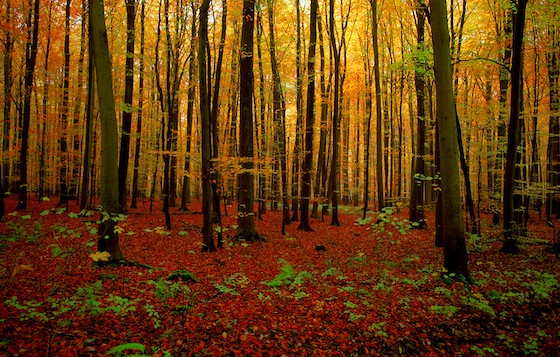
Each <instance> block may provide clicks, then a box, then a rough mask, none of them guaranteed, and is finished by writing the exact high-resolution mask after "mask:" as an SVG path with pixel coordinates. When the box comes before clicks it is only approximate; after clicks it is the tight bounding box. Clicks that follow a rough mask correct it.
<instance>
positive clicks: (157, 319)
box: [144, 304, 161, 330]
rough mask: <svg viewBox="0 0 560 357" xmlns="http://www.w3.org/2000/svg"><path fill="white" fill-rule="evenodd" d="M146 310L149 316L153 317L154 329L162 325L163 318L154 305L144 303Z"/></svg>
mask: <svg viewBox="0 0 560 357" xmlns="http://www.w3.org/2000/svg"><path fill="white" fill-rule="evenodd" d="M144 310H146V312H147V313H148V316H150V317H151V318H152V322H153V323H154V329H156V330H157V329H158V328H159V327H160V326H161V320H160V317H159V312H157V310H156V309H155V308H154V305H150V304H146V305H144Z"/></svg>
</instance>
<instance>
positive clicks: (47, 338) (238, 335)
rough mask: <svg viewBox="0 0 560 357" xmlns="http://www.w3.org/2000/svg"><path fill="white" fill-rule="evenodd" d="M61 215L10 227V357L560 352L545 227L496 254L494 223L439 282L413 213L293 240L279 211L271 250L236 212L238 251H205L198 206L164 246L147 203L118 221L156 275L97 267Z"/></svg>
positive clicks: (157, 217) (81, 229)
mask: <svg viewBox="0 0 560 357" xmlns="http://www.w3.org/2000/svg"><path fill="white" fill-rule="evenodd" d="M6 203H7V207H8V212H10V208H11V209H12V210H13V209H14V207H15V202H14V201H13V200H7V202H6ZM49 205H52V204H51V203H49V202H48V201H42V202H33V203H32V204H31V205H30V206H31V207H32V209H31V210H30V211H29V212H25V214H22V213H19V214H13V215H8V216H7V217H6V221H5V222H4V223H2V226H1V229H0V233H1V240H0V284H1V285H0V322H1V325H0V326H1V327H0V355H14V356H39V355H40V356H45V355H47V356H66V355H68V356H70V355H71V356H76V355H78V356H105V355H108V356H115V355H118V356H128V355H146V356H238V355H239V356H394V355H402V356H440V355H452V354H455V355H464V356H470V355H472V356H477V355H480V356H493V355H495V356H498V355H543V356H552V355H555V354H557V353H558V342H557V341H558V340H559V339H560V323H559V322H560V312H559V310H560V309H559V308H560V294H559V292H558V285H559V283H558V279H559V259H558V257H557V256H555V255H554V254H550V253H547V252H546V251H545V249H544V248H545V245H544V244H546V242H547V241H552V232H551V229H550V228H547V227H546V226H545V223H544V222H540V221H539V222H532V223H531V226H530V227H529V232H533V233H531V234H530V235H529V237H528V238H527V239H526V240H525V241H524V242H523V245H522V253H521V254H519V255H504V254H502V253H499V252H498V251H499V247H500V244H501V242H500V241H499V239H497V237H499V230H498V229H497V228H495V227H491V226H490V225H489V224H486V225H485V226H484V230H483V233H482V235H481V236H480V237H478V236H476V237H469V239H468V241H469V250H470V254H469V264H470V270H471V274H472V277H473V278H474V283H473V284H471V285H466V284H463V283H459V282H456V281H455V279H451V278H452V277H449V276H446V274H445V273H444V272H442V270H441V267H442V266H443V256H442V255H443V254H442V252H441V250H439V249H437V248H435V247H434V246H433V238H434V237H433V234H434V233H433V230H431V229H429V228H428V229H424V230H416V229H410V230H409V229H404V228H406V227H407V226H408V223H407V221H406V219H405V218H404V217H406V215H405V214H406V212H405V211H404V210H403V212H400V213H397V212H391V214H390V219H389V220H388V219H387V218H386V217H387V215H385V214H384V215H383V217H384V224H383V226H380V225H378V224H377V223H376V219H369V220H361V219H359V218H360V212H359V210H358V209H357V208H356V209H354V208H347V211H348V212H347V213H344V214H342V215H341V217H342V220H343V225H342V226H340V227H332V226H330V225H329V222H330V217H326V221H325V222H322V221H321V220H316V219H312V220H311V224H312V227H313V229H314V231H313V232H303V231H298V230H297V224H292V225H289V226H288V227H287V231H288V235H286V236H282V235H281V234H280V228H281V227H280V219H281V212H275V211H267V213H266V214H265V215H264V218H265V219H263V220H258V219H255V222H256V226H257V231H258V232H259V233H261V234H263V235H264V236H265V237H266V239H267V242H259V243H245V242H234V241H233V240H230V238H232V237H233V236H234V234H235V225H236V220H235V217H234V216H232V215H231V211H233V208H229V207H228V211H229V212H230V215H228V216H226V217H223V224H222V227H223V228H222V230H223V233H224V236H225V238H226V242H225V245H224V246H225V247H224V248H223V249H220V250H219V251H218V252H217V253H211V254H210V253H205V254H203V253H200V250H201V241H202V237H201V234H200V227H201V225H202V216H201V215H200V214H193V213H192V212H196V211H197V209H198V208H199V207H198V206H199V205H200V204H198V205H197V204H196V203H193V204H192V210H191V212H190V213H184V214H183V213H177V214H175V215H174V216H173V224H174V227H173V229H172V230H171V231H170V232H166V234H161V233H159V230H158V227H162V226H163V225H164V221H163V219H164V218H163V215H162V214H154V213H149V212H147V209H146V208H145V207H142V208H140V209H137V210H131V211H132V213H133V214H130V215H128V217H127V218H126V222H120V223H119V226H120V227H122V229H123V232H121V236H120V244H121V248H122V250H123V252H124V253H125V255H126V257H127V258H128V259H131V260H134V261H137V262H140V263H142V264H144V265H145V266H151V268H148V267H141V266H116V267H104V268H99V267H97V266H96V264H94V260H103V259H105V256H104V255H103V254H102V253H100V252H96V250H95V247H96V239H97V238H96V236H95V234H96V231H95V229H94V228H95V224H94V222H95V219H94V218H93V219H92V216H91V215H90V216H89V217H87V216H82V215H79V214H78V213H79V212H77V209H74V208H73V207H72V206H71V207H70V210H71V212H64V211H61V210H59V209H54V210H53V209H51V207H50V206H49ZM156 209H157V207H156ZM198 211H199V209H198ZM154 212H158V211H156V210H154ZM93 217H95V215H94V216H93ZM428 219H432V216H430V215H428ZM387 222H389V223H391V222H394V223H396V224H385V223H387ZM487 222H490V220H489V219H488V221H487ZM317 247H322V248H324V249H317Z"/></svg>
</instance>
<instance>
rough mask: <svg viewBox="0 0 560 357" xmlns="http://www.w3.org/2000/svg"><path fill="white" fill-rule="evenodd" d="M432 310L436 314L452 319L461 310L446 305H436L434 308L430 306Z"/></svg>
mask: <svg viewBox="0 0 560 357" xmlns="http://www.w3.org/2000/svg"><path fill="white" fill-rule="evenodd" d="M430 310H432V311H433V312H434V313H436V314H441V315H447V316H449V317H451V316H453V315H455V313H456V312H457V311H458V310H459V309H458V308H456V307H455V306H450V305H445V306H441V305H434V306H430Z"/></svg>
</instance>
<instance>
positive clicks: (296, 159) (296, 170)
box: [291, 0, 303, 222]
mask: <svg viewBox="0 0 560 357" xmlns="http://www.w3.org/2000/svg"><path fill="white" fill-rule="evenodd" d="M295 4H296V137H295V143H294V155H293V158H292V218H291V221H292V222H297V221H298V220H299V217H298V216H299V215H298V212H299V209H298V208H299V197H298V189H299V180H300V174H301V172H300V156H301V153H302V131H303V129H302V127H303V74H302V70H301V68H302V64H301V52H302V49H301V47H302V46H301V36H302V35H301V27H302V26H301V6H300V1H299V0H295Z"/></svg>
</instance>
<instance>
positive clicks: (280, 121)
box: [266, 0, 290, 234]
mask: <svg viewBox="0 0 560 357" xmlns="http://www.w3.org/2000/svg"><path fill="white" fill-rule="evenodd" d="M266 4H267V10H268V28H269V41H270V46H269V54H270V66H271V68H272V96H273V97H272V98H273V99H272V111H273V113H274V126H275V127H276V128H277V135H276V141H277V142H278V149H277V151H278V152H277V159H278V161H279V162H280V181H281V182H280V185H281V186H282V194H281V196H282V234H285V228H286V225H287V224H290V204H289V202H288V180H287V165H286V120H285V116H286V103H285V101H284V94H283V92H282V81H281V79H280V71H279V70H278V61H277V59H276V42H275V36H274V2H273V0H267V2H266Z"/></svg>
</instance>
